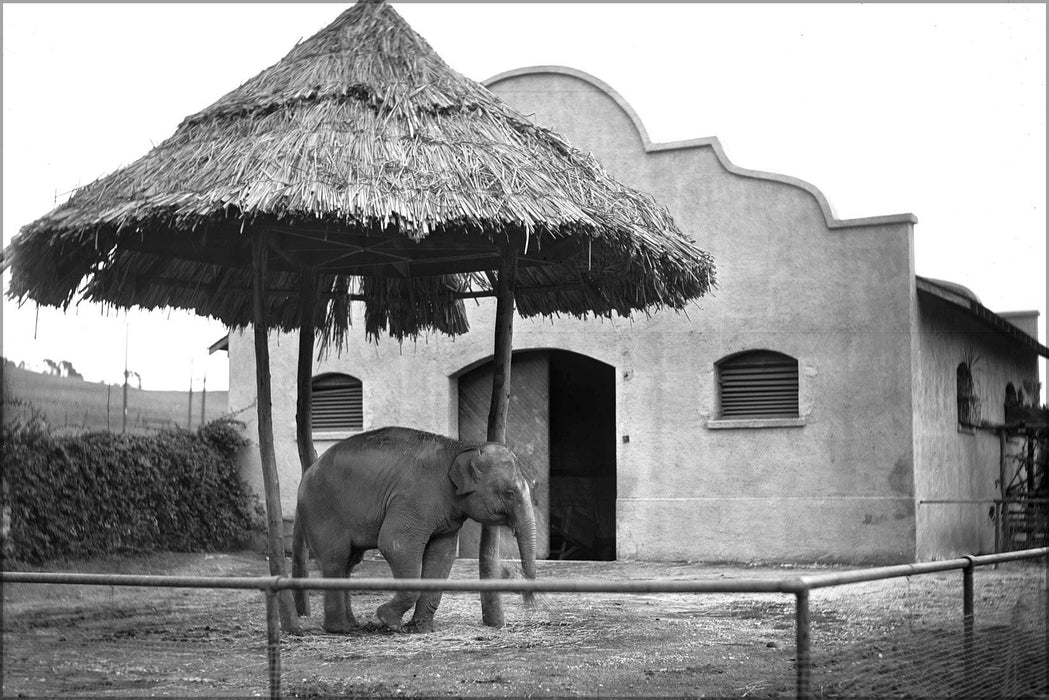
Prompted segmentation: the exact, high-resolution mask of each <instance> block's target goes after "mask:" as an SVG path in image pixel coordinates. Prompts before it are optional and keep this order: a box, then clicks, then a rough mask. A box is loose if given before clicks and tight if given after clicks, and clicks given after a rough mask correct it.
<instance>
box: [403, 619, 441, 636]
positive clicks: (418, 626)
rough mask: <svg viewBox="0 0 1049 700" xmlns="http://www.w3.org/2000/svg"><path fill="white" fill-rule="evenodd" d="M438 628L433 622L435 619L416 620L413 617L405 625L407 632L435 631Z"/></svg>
mask: <svg viewBox="0 0 1049 700" xmlns="http://www.w3.org/2000/svg"><path fill="white" fill-rule="evenodd" d="M435 629H436V628H435V627H434V624H433V619H429V620H416V619H412V621H411V622H409V623H408V624H407V625H405V626H404V631H405V632H413V633H422V632H433V631H434V630H435Z"/></svg>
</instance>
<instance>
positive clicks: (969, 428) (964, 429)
mask: <svg viewBox="0 0 1049 700" xmlns="http://www.w3.org/2000/svg"><path fill="white" fill-rule="evenodd" d="M958 432H959V433H963V434H965V435H975V434H976V426H975V425H968V424H966V423H959V424H958Z"/></svg>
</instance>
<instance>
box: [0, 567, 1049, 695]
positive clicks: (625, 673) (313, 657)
mask: <svg viewBox="0 0 1049 700" xmlns="http://www.w3.org/2000/svg"><path fill="white" fill-rule="evenodd" d="M538 568H539V576H540V577H541V578H542V577H548V578H579V579H583V578H586V579H599V580H641V579H676V580H681V579H705V580H709V579H720V580H732V579H742V578H747V579H753V578H760V579H779V578H787V577H792V576H796V575H801V574H804V573H813V572H827V571H832V570H835V568H834V567H784V566H711V565H704V564H697V563H652V562H632V563H627V562H624V563H616V562H554V561H544V562H540V563H539V567H538ZM48 570H67V571H82V572H107V573H135V574H139V573H148V574H166V575H180V576H191V575H193V576H195V575H200V576H254V575H259V576H262V575H266V574H267V566H266V562H265V560H264V558H263V557H262V556H261V555H258V554H255V553H247V552H245V553H235V554H165V555H155V556H146V557H133V558H120V559H112V558H111V559H107V560H104V561H89V562H71V563H68V564H67V565H65V566H63V567H61V568H58V567H55V566H54V565H52V566H51V567H49V568H48ZM314 575H315V574H314ZM355 575H360V576H366V577H384V576H388V575H389V571H388V569H387V568H386V565H385V563H384V562H382V561H381V560H379V559H376V558H370V559H366V560H365V562H363V563H362V564H361V566H360V567H358V570H357V571H356V572H355ZM476 575H477V567H476V562H473V561H469V560H459V561H457V562H456V565H455V568H454V570H453V573H452V576H453V577H456V578H472V577H476ZM975 580H976V587H975V590H976V635H975V644H974V653H973V654H972V655H970V656H969V658H973V657H975V658H977V659H978V662H977V663H976V664H975V665H974V666H973V667H972V668H973V670H972V672H971V673H970V674H969V675H966V673H965V664H964V663H963V661H964V660H965V658H966V656H965V653H964V647H963V644H962V616H961V574H960V572H947V573H944V574H934V575H929V576H920V577H911V578H906V579H896V580H894V581H888V582H878V583H865V584H853V585H848V586H841V587H837V588H834V589H822V590H818V591H814V592H813V594H812V598H811V611H812V619H813V628H812V648H813V663H814V667H813V671H812V690H813V693H814V695H816V696H819V697H842V696H864V697H866V696H872V695H878V696H895V697H924V696H929V695H958V694H963V695H966V694H973V695H983V696H987V695H990V696H998V697H1009V696H1017V697H1019V696H1027V697H1030V696H1032V695H1039V694H1043V693H1044V692H1045V690H1046V686H1045V683H1046V675H1045V673H1046V669H1045V664H1046V647H1045V639H1046V634H1045V611H1046V605H1045V597H1044V589H1045V572H1044V569H1043V568H1042V567H1041V566H1040V565H1035V564H1010V565H1004V566H1002V567H1000V568H999V569H997V570H995V569H992V568H990V567H986V568H981V569H979V570H978V571H977V574H976V579H975ZM386 597H387V595H386V594H355V597H354V609H355V612H356V613H357V616H358V618H359V619H360V620H361V621H362V622H363V621H365V620H368V619H370V618H371V616H372V614H373V613H374V610H375V608H376V607H377V606H378V605H379V604H380V603H381V602H383V601H384V600H385V599H386ZM3 601H4V602H3V613H4V618H3V642H4V644H3V696H4V697H17V696H48V697H53V696H63V695H64V696H85V695H98V696H123V697H127V696H169V697H171V696H177V697H186V696H198V697H200V696H236V697H241V696H265V695H268V693H269V678H268V675H267V665H266V645H265V618H264V600H263V595H262V594H261V593H258V592H251V591H219V590H196V589H193V590H187V589H147V588H122V587H113V586H106V587H98V586H57V585H39V584H33V585H30V584H8V585H5V586H4V590H3ZM312 604H313V615H312V616H311V617H309V618H306V619H305V623H306V635H305V636H302V637H285V638H284V640H283V641H282V645H281V646H282V648H281V671H282V672H281V679H280V680H281V689H282V692H283V694H284V695H285V696H288V697H328V696H352V697H373V696H404V697H407V696H422V697H438V696H445V697H447V696H504V697H526V696H545V697H551V696H554V697H557V696H633V697H653V696H689V697H705V696H706V697H709V696H722V697H725V696H729V697H744V696H757V697H773V696H775V697H778V696H791V695H793V694H794V692H795V678H796V671H795V665H794V661H795V636H794V635H795V630H794V599H793V597H792V596H787V595H781V594H705V595H692V594H689V595H670V594H658V595H627V594H567V593H564V594H561V593H558V594H547V595H545V596H542V597H541V598H540V600H539V605H538V606H537V608H535V609H533V610H528V609H526V608H524V607H523V605H522V604H521V602H520V599H519V598H517V597H516V596H511V595H506V596H505V597H504V608H505V610H506V618H507V625H506V627H505V628H502V629H493V628H488V627H485V626H483V625H482V624H481V621H480V605H479V602H478V596H477V594H476V593H449V594H445V597H444V601H443V603H442V605H441V609H440V610H439V611H438V614H437V618H436V621H437V625H438V629H437V631H436V632H433V633H430V634H403V633H395V632H389V631H386V630H382V629H379V628H378V627H377V626H375V625H373V624H366V625H365V626H364V627H362V628H361V629H360V630H359V631H358V632H356V633H354V634H351V635H345V636H335V635H329V634H326V633H325V632H323V631H322V630H321V628H320V614H321V609H322V601H321V594H320V593H314V594H313V597H312Z"/></svg>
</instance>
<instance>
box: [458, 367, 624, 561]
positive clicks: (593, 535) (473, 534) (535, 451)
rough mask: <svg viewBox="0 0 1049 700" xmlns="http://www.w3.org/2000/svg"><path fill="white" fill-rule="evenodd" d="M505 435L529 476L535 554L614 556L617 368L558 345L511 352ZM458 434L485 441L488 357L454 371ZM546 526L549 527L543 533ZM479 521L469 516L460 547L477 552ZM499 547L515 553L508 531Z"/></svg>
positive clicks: (464, 553) (489, 378)
mask: <svg viewBox="0 0 1049 700" xmlns="http://www.w3.org/2000/svg"><path fill="white" fill-rule="evenodd" d="M511 384H512V387H513V388H512V390H511V396H510V408H509V411H508V415H507V424H506V442H507V446H508V447H510V449H512V450H513V451H514V452H515V453H516V454H517V457H518V460H519V462H520V464H521V468H522V471H523V472H524V473H525V475H526V476H527V477H528V478H529V479H530V480H531V481H532V485H533V489H532V490H533V497H534V501H535V508H536V530H537V535H538V536H539V542H538V543H537V544H538V547H537V549H538V555H539V556H540V557H548V558H550V559H587V560H598V561H612V560H614V559H615V558H616V540H615V532H616V512H615V510H616V445H615V430H616V427H615V426H616V401H615V393H616V390H615V370H614V369H613V368H612V367H611V366H610V365H606V364H604V363H603V362H599V361H597V360H594V359H591V358H589V357H586V356H583V355H577V354H575V353H572V352H566V351H563V350H525V351H521V352H515V353H514V356H513V365H512V382H511ZM458 394H459V401H458V404H459V405H458V410H459V437H460V438H461V439H463V440H469V441H483V440H484V438H485V432H486V430H485V428H486V425H487V417H488V409H489V406H490V401H491V395H492V363H491V362H490V361H489V362H484V363H482V364H480V365H479V366H476V367H471V368H469V369H467V370H466V371H465V372H463V373H461V374H460V375H458ZM548 533H549V534H548ZM479 539H480V526H479V525H477V524H476V523H474V522H473V521H467V523H466V524H465V525H464V526H463V529H462V530H461V531H460V534H459V555H460V556H464V557H476V556H477V547H478V541H479ZM500 548H501V550H502V552H503V555H504V556H509V557H514V556H517V553H516V552H517V546H516V542H515V541H514V540H513V538H512V537H511V536H510V534H509V531H507V532H506V533H504V537H503V540H502V543H501V545H500Z"/></svg>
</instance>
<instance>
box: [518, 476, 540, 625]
mask: <svg viewBox="0 0 1049 700" xmlns="http://www.w3.org/2000/svg"><path fill="white" fill-rule="evenodd" d="M514 531H515V535H516V537H517V549H518V551H519V552H520V553H521V568H522V569H523V570H524V575H525V578H529V579H534V578H535V538H536V536H535V511H534V510H533V509H532V493H531V491H530V490H529V488H528V487H527V486H525V487H524V488H523V489H522V490H521V493H520V495H519V496H518V500H517V504H516V507H515V508H514ZM521 597H522V598H523V599H524V602H525V605H528V606H532V605H534V604H535V594H534V593H532V592H530V591H528V592H525V593H522V594H521Z"/></svg>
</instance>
